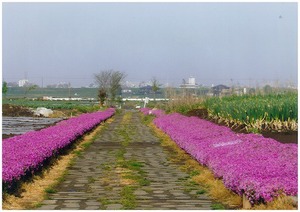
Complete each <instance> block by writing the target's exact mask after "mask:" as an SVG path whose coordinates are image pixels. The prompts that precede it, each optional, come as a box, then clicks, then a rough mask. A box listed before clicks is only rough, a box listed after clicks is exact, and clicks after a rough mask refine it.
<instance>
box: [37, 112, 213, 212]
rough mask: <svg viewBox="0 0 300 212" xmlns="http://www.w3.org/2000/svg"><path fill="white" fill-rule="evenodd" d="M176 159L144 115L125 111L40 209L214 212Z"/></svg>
mask: <svg viewBox="0 0 300 212" xmlns="http://www.w3.org/2000/svg"><path fill="white" fill-rule="evenodd" d="M170 154H171V153H170V152H168V149H167V148H164V147H162V146H161V143H160V140H159V138H157V137H155V136H154V135H153V134H152V132H151V130H150V128H149V127H147V126H146V125H145V124H143V123H142V120H141V117H140V114H139V113H138V112H131V111H123V112H122V113H120V114H116V115H115V117H114V121H113V122H112V123H111V124H109V125H108V126H107V128H106V129H104V130H103V132H102V133H100V135H99V137H97V138H96V139H95V141H94V142H93V143H92V144H91V145H90V146H89V147H88V148H86V150H85V151H83V152H81V153H79V156H78V157H77V158H76V159H75V160H74V162H73V164H72V165H71V166H70V167H69V170H68V171H67V174H66V175H65V178H64V180H63V181H62V182H61V183H60V184H59V185H58V186H57V187H55V188H54V189H53V190H52V191H50V192H48V197H49V198H48V199H47V200H44V201H43V202H42V205H41V207H39V208H37V209H39V210H47V209H69V210H76V209H93V210H97V209H101V210H104V209H108V210H118V209H154V210H155V209H160V210H164V209H168V210H172V209H175V210H176V209H178V210H185V209H198V210H201V209H202V210H209V209H212V205H213V202H212V200H210V199H209V198H208V197H207V196H206V195H205V193H204V192H202V191H203V189H202V188H201V187H200V186H199V185H198V184H196V183H195V182H194V181H192V179H191V178H192V177H191V176H190V175H189V174H187V173H185V172H184V171H181V169H179V167H180V164H178V163H177V162H174V161H172V160H170Z"/></svg>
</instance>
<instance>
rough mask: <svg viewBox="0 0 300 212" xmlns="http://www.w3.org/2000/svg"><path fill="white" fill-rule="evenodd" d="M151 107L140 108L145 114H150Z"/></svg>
mask: <svg viewBox="0 0 300 212" xmlns="http://www.w3.org/2000/svg"><path fill="white" fill-rule="evenodd" d="M150 110H151V109H150V108H147V107H145V108H141V109H140V111H141V112H142V113H143V114H144V115H149V111H150Z"/></svg>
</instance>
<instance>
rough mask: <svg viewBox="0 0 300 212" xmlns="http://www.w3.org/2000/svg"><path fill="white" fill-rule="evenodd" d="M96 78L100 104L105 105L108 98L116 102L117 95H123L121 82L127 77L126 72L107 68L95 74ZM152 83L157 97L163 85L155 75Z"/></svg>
mask: <svg viewBox="0 0 300 212" xmlns="http://www.w3.org/2000/svg"><path fill="white" fill-rule="evenodd" d="M94 78H95V82H96V84H97V85H98V87H99V90H98V98H99V100H100V105H101V106H103V105H104V103H105V101H107V99H110V101H111V103H112V102H115V100H116V96H117V95H121V91H122V88H121V82H122V81H123V80H124V79H125V78H126V74H125V73H124V72H120V71H114V70H105V71H101V72H100V73H97V74H94ZM151 83H152V86H151V88H152V91H153V92H154V99H155V94H156V93H157V91H158V90H159V89H160V86H161V85H160V84H159V81H158V80H157V79H156V78H155V77H153V78H152V80H151Z"/></svg>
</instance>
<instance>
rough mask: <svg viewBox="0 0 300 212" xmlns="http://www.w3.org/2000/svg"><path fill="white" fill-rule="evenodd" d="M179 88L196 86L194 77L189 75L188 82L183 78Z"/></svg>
mask: <svg viewBox="0 0 300 212" xmlns="http://www.w3.org/2000/svg"><path fill="white" fill-rule="evenodd" d="M180 87H181V88H197V87H198V85H197V84H196V79H195V77H189V79H188V82H186V80H185V79H183V80H182V84H181V85H180Z"/></svg>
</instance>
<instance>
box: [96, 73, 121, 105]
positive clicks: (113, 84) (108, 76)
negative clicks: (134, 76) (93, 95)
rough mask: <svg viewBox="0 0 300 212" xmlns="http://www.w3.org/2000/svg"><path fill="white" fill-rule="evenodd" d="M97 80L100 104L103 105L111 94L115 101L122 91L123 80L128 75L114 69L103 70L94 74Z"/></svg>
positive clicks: (112, 99)
mask: <svg viewBox="0 0 300 212" xmlns="http://www.w3.org/2000/svg"><path fill="white" fill-rule="evenodd" d="M94 77H95V82H96V83H97V84H98V87H99V91H98V97H99V99H100V105H103V104H104V102H105V100H106V98H107V97H108V96H109V94H110V98H111V101H112V102H113V101H115V99H116V95H117V94H118V92H121V81H122V80H123V79H124V78H125V77H126V75H125V73H123V72H120V71H114V70H106V71H101V72H100V73H98V74H94Z"/></svg>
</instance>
